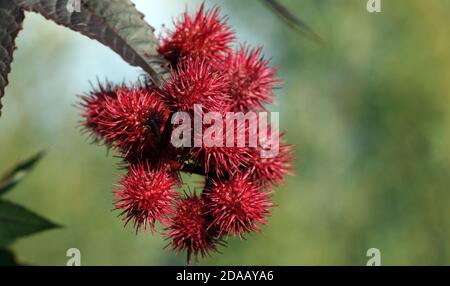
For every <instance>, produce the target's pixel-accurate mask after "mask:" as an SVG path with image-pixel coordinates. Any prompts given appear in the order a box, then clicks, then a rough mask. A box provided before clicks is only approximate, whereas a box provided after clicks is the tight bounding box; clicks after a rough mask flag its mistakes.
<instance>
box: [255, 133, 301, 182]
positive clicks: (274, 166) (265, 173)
mask: <svg viewBox="0 0 450 286" xmlns="http://www.w3.org/2000/svg"><path fill="white" fill-rule="evenodd" d="M274 136H278V138H277V140H275V137H274ZM283 136H284V133H281V134H279V133H274V134H272V135H271V136H270V137H266V138H265V139H263V140H262V141H263V143H262V144H268V141H271V144H272V146H271V149H272V150H275V149H277V154H274V156H262V154H263V153H261V152H262V151H263V150H264V149H263V148H261V146H259V147H255V148H248V150H247V151H248V152H247V155H248V159H247V160H248V162H249V163H248V164H249V168H248V171H249V173H250V174H251V176H252V177H253V179H254V180H257V181H262V182H263V183H264V184H265V185H266V186H270V183H271V184H273V185H282V184H283V183H284V179H285V177H286V175H292V161H293V160H294V155H293V148H292V147H293V146H292V145H290V144H285V143H284V140H283Z"/></svg>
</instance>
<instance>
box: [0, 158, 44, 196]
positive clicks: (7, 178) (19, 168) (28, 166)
mask: <svg viewBox="0 0 450 286" xmlns="http://www.w3.org/2000/svg"><path fill="white" fill-rule="evenodd" d="M43 155H44V152H42V151H41V152H39V153H37V154H36V155H34V156H32V157H31V158H28V159H27V160H25V161H22V162H20V163H19V164H17V165H16V166H15V167H14V168H12V169H11V170H10V171H8V172H7V173H6V174H5V175H3V176H2V178H1V179H0V195H2V194H4V193H6V192H8V191H9V190H11V189H12V188H13V187H14V186H15V185H17V184H18V183H19V182H20V181H21V180H22V179H23V178H24V177H25V176H26V175H27V174H28V173H29V172H30V171H31V170H32V169H33V167H34V166H35V165H36V163H37V162H38V161H39V160H40V159H41V158H42V156H43Z"/></svg>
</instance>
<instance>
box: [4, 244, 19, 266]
mask: <svg viewBox="0 0 450 286" xmlns="http://www.w3.org/2000/svg"><path fill="white" fill-rule="evenodd" d="M18 265H19V264H18V263H17V262H16V258H15V257H14V253H12V252H11V251H10V250H9V249H3V248H0V266H18Z"/></svg>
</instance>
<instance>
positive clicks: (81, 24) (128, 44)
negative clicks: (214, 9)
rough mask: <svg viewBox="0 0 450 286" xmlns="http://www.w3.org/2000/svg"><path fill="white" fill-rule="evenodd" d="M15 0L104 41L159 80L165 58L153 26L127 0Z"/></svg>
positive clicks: (125, 58)
mask: <svg viewBox="0 0 450 286" xmlns="http://www.w3.org/2000/svg"><path fill="white" fill-rule="evenodd" d="M15 1H16V3H17V4H18V5H19V6H20V7H22V8H23V9H25V10H29V11H34V12H37V13H39V14H41V15H43V16H44V17H45V18H47V19H49V20H52V21H54V22H55V23H57V24H60V25H63V26H66V27H68V28H70V29H72V30H74V31H77V32H80V33H82V34H83V35H85V36H88V37H89V38H92V39H95V40H97V41H99V42H101V43H103V44H104V45H106V46H108V47H110V48H111V49H112V50H114V51H115V52H116V53H117V54H119V55H120V56H121V57H122V58H123V59H124V60H125V61H127V62H128V63H129V64H131V65H134V66H139V67H141V68H142V69H143V70H144V71H146V72H147V73H148V74H149V76H150V78H151V79H152V80H153V82H155V83H156V84H159V83H160V77H161V75H160V74H161V73H163V72H165V70H166V61H165V60H164V59H163V58H162V57H161V56H160V55H159V54H158V52H157V47H158V40H157V39H156V37H155V35H154V29H153V27H151V26H150V25H149V24H148V23H147V22H145V21H144V15H143V14H142V13H140V12H139V11H138V10H137V9H136V8H135V6H134V4H133V2H131V1H130V0H15ZM77 1H78V2H77ZM77 3H79V5H78V4H77ZM77 10H78V11H77Z"/></svg>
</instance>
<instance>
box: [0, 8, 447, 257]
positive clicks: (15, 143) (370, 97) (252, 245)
mask: <svg viewBox="0 0 450 286" xmlns="http://www.w3.org/2000/svg"><path fill="white" fill-rule="evenodd" d="M135 2H136V4H137V7H138V9H140V10H141V11H142V12H144V13H145V14H146V20H147V21H148V22H149V23H150V24H152V25H154V26H155V27H156V28H157V33H160V31H161V25H162V24H163V23H166V24H167V26H169V27H171V26H172V22H171V21H172V18H173V17H175V16H177V15H179V13H181V12H182V11H183V10H184V9H185V7H188V8H189V10H191V11H193V10H195V9H196V8H197V7H198V6H199V4H200V1H155V0H153V1H145V0H140V1H135ZM281 2H282V3H283V4H285V5H286V6H287V7H288V8H290V9H291V11H292V12H293V13H294V14H295V15H296V16H298V17H300V18H301V19H303V20H304V21H305V22H307V23H308V24H309V25H310V26H311V27H313V29H314V30H315V31H316V32H317V33H318V34H319V35H320V36H321V37H322V38H323V39H324V40H325V42H326V43H325V45H323V46H321V45H318V44H315V43H314V42H311V41H309V40H307V39H306V38H305V37H303V36H301V35H299V34H298V33H297V32H295V31H293V30H291V29H290V28H289V27H288V26H286V25H285V24H284V23H283V22H282V21H280V20H279V18H277V16H276V15H275V14H273V13H272V12H271V11H270V10H269V9H267V7H265V6H264V5H262V4H261V2H260V1H256V0H252V1H238V0H229V1H228V0H227V1H216V2H213V1H207V2H206V3H207V6H209V7H210V6H211V5H213V4H214V3H218V4H219V5H220V6H221V7H222V10H223V13H224V14H228V15H229V17H230V21H229V22H230V23H231V24H232V25H234V26H235V30H236V31H237V34H238V36H239V38H240V39H241V40H242V41H245V42H248V43H250V44H252V45H262V46H264V53H265V55H266V56H267V57H269V58H271V60H272V64H273V65H274V66H276V67H278V68H279V77H280V78H282V79H283V80H284V85H283V87H282V88H281V89H280V90H279V91H278V99H277V102H276V103H275V104H274V105H273V106H272V107H271V109H272V110H274V111H279V112H280V118H281V127H282V128H283V129H285V130H287V136H286V137H287V139H288V140H289V142H290V143H292V144H295V145H296V148H295V152H296V157H297V159H296V162H295V172H296V176H294V177H290V178H288V180H287V183H286V185H285V186H282V187H279V188H278V189H277V192H276V194H275V196H274V200H275V202H276V204H277V205H278V207H277V208H275V209H274V210H273V212H272V216H271V218H270V221H269V224H268V225H267V226H266V227H265V228H264V230H263V232H262V233H259V234H256V235H252V236H250V237H249V238H248V239H247V240H245V241H238V240H232V239H231V240H230V242H229V245H228V247H227V248H222V254H214V255H213V256H212V257H210V258H207V259H204V260H200V262H199V263H198V264H200V265H224V264H232V265H247V264H255V265H272V264H274V265H316V264H317V265H342V264H345V265H348V264H351V265H365V263H366V261H367V260H368V259H369V258H368V257H366V251H367V249H369V248H373V247H375V248H378V249H380V251H381V257H382V258H381V261H382V264H383V265H399V264H400V265H430V264H447V265H448V264H450V231H449V230H450V209H449V203H450V193H449V189H450V161H449V160H450V98H449V97H450V37H449V35H450V31H449V30H450V25H449V24H450V20H449V17H448V15H450V1H445V0H428V1H423V0H395V1H386V0H382V9H383V12H382V13H374V14H369V13H368V12H367V11H366V2H367V1H366V0H346V1H333V0H303V1H294V0H291V1H288V0H285V1H281ZM24 26H25V27H24V31H22V32H21V33H20V34H19V37H18V40H17V46H18V50H17V51H16V53H15V61H14V63H13V65H12V73H11V74H10V85H9V86H8V88H7V89H6V96H5V98H4V99H3V103H4V108H3V114H2V117H1V119H0V147H1V148H0V171H1V170H5V169H6V168H7V167H9V166H11V165H13V164H14V163H16V162H18V161H20V160H21V159H24V158H26V157H28V156H30V155H31V154H33V153H35V152H36V151H38V150H41V149H45V150H47V156H46V157H45V158H44V159H43V160H42V162H40V163H39V165H38V166H37V168H36V169H35V170H34V171H33V173H32V174H31V175H30V176H28V177H27V178H26V180H25V181H24V182H23V183H22V184H20V186H19V187H18V188H17V189H15V190H14V191H13V192H11V193H10V194H8V195H7V198H8V199H10V200H13V201H14V202H17V203H20V204H23V205H25V206H27V207H28V208H29V209H32V210H34V211H36V212H37V213H39V214H42V215H44V216H46V217H48V218H51V219H52V220H53V221H55V222H58V223H60V224H63V225H65V228H64V229H58V230H52V231H48V232H45V233H42V234H38V235H35V236H32V237H28V238H25V239H22V240H20V241H18V242H16V243H15V244H14V245H13V249H14V251H15V252H16V253H17V256H18V259H19V261H21V262H25V263H29V264H38V265H65V263H66V261H67V259H68V258H67V257H66V256H65V255H66V250H67V249H68V248H71V247H76V248H79V249H80V250H81V254H82V257H81V260H82V264H83V265H183V264H184V263H185V255H184V254H179V255H178V256H176V255H175V254H174V253H173V252H171V251H167V250H163V249H162V248H163V247H164V246H165V245H166V243H167V242H166V241H164V240H163V238H162V237H161V236H160V235H152V234H151V233H141V234H139V235H137V236H136V235H135V234H134V232H133V230H132V229H131V228H130V227H127V228H125V229H124V228H123V225H122V222H121V220H120V219H119V218H117V217H116V216H117V214H118V213H117V212H114V211H112V208H113V207H112V194H111V188H112V185H113V184H114V183H115V182H116V181H117V179H118V174H120V171H119V170H118V169H117V167H116V163H117V161H116V159H115V158H113V157H112V156H108V154H107V152H106V150H105V148H102V147H98V146H95V145H91V144H89V140H87V138H86V136H83V135H81V134H80V130H79V128H77V125H78V122H79V120H80V117H79V115H78V110H77V108H76V107H75V104H76V103H77V101H78V99H77V97H76V95H77V94H82V93H83V92H86V91H88V90H89V89H90V87H89V83H88V81H89V80H91V81H95V80H96V76H98V77H100V78H104V77H107V78H108V79H110V80H113V81H122V80H124V79H125V80H127V81H133V80H135V79H136V77H137V76H138V75H139V74H140V71H139V70H138V69H137V68H134V67H130V66H128V65H127V64H126V63H125V62H123V61H122V59H121V58H120V57H119V56H117V55H116V54H114V53H113V52H112V51H110V50H109V49H108V48H106V47H104V46H102V45H101V44H99V43H97V42H95V41H92V40H89V39H87V38H85V37H83V36H81V35H78V34H76V33H74V32H72V31H70V30H68V29H65V28H62V27H60V26H57V25H55V24H54V23H52V22H48V21H45V20H44V19H43V18H42V17H40V16H37V15H35V14H31V13H29V14H27V17H26V20H25V25H24ZM194 181H195V180H194Z"/></svg>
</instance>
